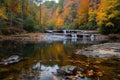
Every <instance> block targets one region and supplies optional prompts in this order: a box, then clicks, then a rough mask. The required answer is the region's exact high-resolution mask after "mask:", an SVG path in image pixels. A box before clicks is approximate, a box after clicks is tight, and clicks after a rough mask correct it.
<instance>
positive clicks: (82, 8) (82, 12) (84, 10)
mask: <svg viewBox="0 0 120 80" xmlns="http://www.w3.org/2000/svg"><path fill="white" fill-rule="evenodd" d="M88 11H89V1H88V0H81V2H80V4H79V10H78V24H79V25H80V24H84V23H86V22H87V19H88Z"/></svg>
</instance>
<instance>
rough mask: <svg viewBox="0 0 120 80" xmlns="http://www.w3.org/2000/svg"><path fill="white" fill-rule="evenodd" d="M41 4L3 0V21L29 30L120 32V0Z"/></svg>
mask: <svg viewBox="0 0 120 80" xmlns="http://www.w3.org/2000/svg"><path fill="white" fill-rule="evenodd" d="M38 4H40V0H15V1H12V0H0V23H4V25H6V26H19V28H25V29H26V26H27V29H29V28H30V29H31V30H30V31H34V30H32V29H34V28H35V29H40V30H41V29H43V30H44V29H96V30H99V31H100V32H102V33H119V30H120V27H119V24H120V8H119V7H120V1H119V0H60V1H59V3H56V2H54V1H46V2H44V3H42V4H41V6H40V5H38ZM25 21H27V23H28V24H30V23H31V22H32V23H33V24H32V25H33V26H31V25H29V26H28V25H26V22H25ZM24 22H25V25H24ZM29 22H30V23H29ZM4 25H3V24H1V25H0V26H2V27H3V26H4ZM36 25H37V26H36ZM34 26H35V27H34Z"/></svg>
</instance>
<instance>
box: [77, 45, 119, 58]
mask: <svg viewBox="0 0 120 80" xmlns="http://www.w3.org/2000/svg"><path fill="white" fill-rule="evenodd" d="M76 54H81V55H86V56H91V57H97V58H109V57H117V58H119V59H120V43H104V44H99V45H92V46H90V47H88V48H84V49H82V50H78V51H77V53H76Z"/></svg>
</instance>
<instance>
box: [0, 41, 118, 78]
mask: <svg viewBox="0 0 120 80" xmlns="http://www.w3.org/2000/svg"><path fill="white" fill-rule="evenodd" d="M99 43H100V42H92V41H84V40H63V41H53V42H34V43H33V42H17V41H2V42H0V60H3V59H6V58H8V57H9V56H11V55H19V56H20V57H23V58H24V60H22V61H20V62H18V63H14V64H9V65H0V80H53V79H54V77H57V78H58V79H61V78H62V76H55V75H54V74H56V72H57V71H56V70H57V69H59V68H60V67H63V66H66V65H74V66H79V67H81V68H84V69H87V68H89V67H88V66H87V67H85V65H82V64H80V63H79V62H81V63H89V62H93V61H94V60H95V58H90V57H88V56H84V55H78V54H75V52H76V50H78V49H82V48H86V47H87V46H90V45H92V44H99ZM103 64H105V63H103ZM103 64H101V65H100V67H103V66H104V65H103ZM113 67H114V66H113ZM113 67H108V66H107V67H106V66H104V68H101V69H103V70H111V69H112V70H113V69H116V68H113ZM106 68H107V69H106ZM112 70H111V71H108V72H110V74H106V75H105V77H103V78H101V80H110V78H113V77H112V76H109V75H111V74H114V73H112ZM108 76H109V78H107V77H108ZM114 76H115V74H114ZM91 79H92V80H98V78H97V77H95V78H91ZM111 80H112V79H111Z"/></svg>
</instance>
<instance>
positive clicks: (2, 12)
mask: <svg viewBox="0 0 120 80" xmlns="http://www.w3.org/2000/svg"><path fill="white" fill-rule="evenodd" d="M5 10H6V9H5V7H2V8H0V17H2V18H3V19H7V16H6V15H5Z"/></svg>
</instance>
